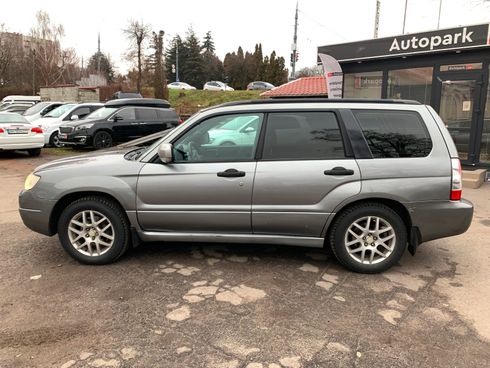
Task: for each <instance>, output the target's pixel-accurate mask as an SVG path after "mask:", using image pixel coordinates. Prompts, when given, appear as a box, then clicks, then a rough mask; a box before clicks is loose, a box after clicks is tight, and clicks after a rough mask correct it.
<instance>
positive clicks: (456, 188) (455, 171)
mask: <svg viewBox="0 0 490 368" xmlns="http://www.w3.org/2000/svg"><path fill="white" fill-rule="evenodd" d="M462 192H463V174H462V172H461V162H460V161H459V159H457V158H452V159H451V201H459V200H460V199H461V194H462Z"/></svg>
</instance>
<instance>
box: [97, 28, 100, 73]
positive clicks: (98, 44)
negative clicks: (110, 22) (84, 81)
mask: <svg viewBox="0 0 490 368" xmlns="http://www.w3.org/2000/svg"><path fill="white" fill-rule="evenodd" d="M97 74H99V75H100V32H99V34H98V38H97Z"/></svg>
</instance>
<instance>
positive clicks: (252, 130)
mask: <svg viewBox="0 0 490 368" xmlns="http://www.w3.org/2000/svg"><path fill="white" fill-rule="evenodd" d="M243 132H244V133H252V132H255V129H254V128H253V127H251V126H248V127H246V128H245V129H243Z"/></svg>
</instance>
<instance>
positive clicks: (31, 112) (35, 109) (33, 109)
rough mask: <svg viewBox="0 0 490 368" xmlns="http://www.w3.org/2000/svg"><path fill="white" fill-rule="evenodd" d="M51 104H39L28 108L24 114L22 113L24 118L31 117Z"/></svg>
mask: <svg viewBox="0 0 490 368" xmlns="http://www.w3.org/2000/svg"><path fill="white" fill-rule="evenodd" d="M50 103H51V102H39V103H37V104H35V105H34V106H32V107H29V108H28V109H27V110H26V111H25V112H24V115H25V116H31V115H34V114H37V113H38V112H39V111H41V110H42V109H44V108H45V107H46V106H48V105H49V104H50Z"/></svg>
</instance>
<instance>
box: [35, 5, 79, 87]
mask: <svg viewBox="0 0 490 368" xmlns="http://www.w3.org/2000/svg"><path fill="white" fill-rule="evenodd" d="M36 20H37V24H36V26H35V27H33V28H32V29H31V40H30V41H31V50H32V60H33V68H35V69H36V70H37V71H38V74H39V76H38V79H39V80H40V82H41V83H43V84H44V85H46V86H50V85H53V84H56V83H58V82H60V81H64V78H63V77H64V74H65V71H66V69H67V68H68V67H69V66H70V65H73V64H75V63H76V62H77V57H76V54H75V52H74V50H73V49H69V50H63V49H62V48H61V44H60V42H61V40H62V38H63V37H64V35H65V31H64V29H63V26H62V25H61V24H54V23H51V19H50V18H49V14H48V13H46V12H44V11H39V12H37V14H36Z"/></svg>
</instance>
